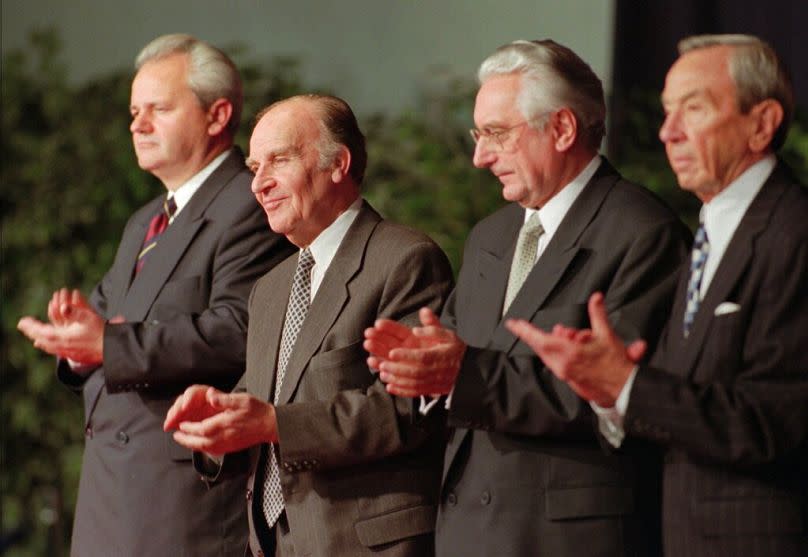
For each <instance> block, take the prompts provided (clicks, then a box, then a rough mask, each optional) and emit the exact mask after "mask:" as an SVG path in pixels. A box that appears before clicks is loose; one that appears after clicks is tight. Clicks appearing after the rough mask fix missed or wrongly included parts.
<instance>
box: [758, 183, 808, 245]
mask: <svg viewBox="0 0 808 557" xmlns="http://www.w3.org/2000/svg"><path fill="white" fill-rule="evenodd" d="M764 187H767V186H764ZM769 229H770V231H771V232H773V233H775V234H777V235H778V237H780V238H781V239H782V240H786V239H793V240H794V241H796V242H806V241H808V188H806V187H805V186H803V185H802V184H799V183H797V182H789V183H787V184H785V185H784V190H783V194H782V196H781V197H780V199H779V201H778V203H777V204H776V205H775V207H774V208H773V210H772V214H771V218H770V220H769Z"/></svg>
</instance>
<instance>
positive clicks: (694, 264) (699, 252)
mask: <svg viewBox="0 0 808 557" xmlns="http://www.w3.org/2000/svg"><path fill="white" fill-rule="evenodd" d="M709 254H710V242H709V240H708V239H707V231H706V230H705V228H704V222H700V223H699V229H698V230H697V231H696V239H695V240H694V242H693V252H692V253H691V255H690V280H689V281H688V283H687V307H685V319H684V323H683V325H684V335H685V338H687V335H688V334H690V327H691V325H693V320H694V319H695V318H696V312H697V311H698V310H699V303H700V302H701V278H702V276H704V265H705V264H706V263H707V256H708V255H709Z"/></svg>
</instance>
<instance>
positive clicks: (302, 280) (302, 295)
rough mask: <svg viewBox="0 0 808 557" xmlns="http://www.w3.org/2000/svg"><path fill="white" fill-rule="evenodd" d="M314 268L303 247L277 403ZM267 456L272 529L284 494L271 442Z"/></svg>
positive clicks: (289, 310) (307, 301) (267, 508)
mask: <svg viewBox="0 0 808 557" xmlns="http://www.w3.org/2000/svg"><path fill="white" fill-rule="evenodd" d="M312 267H314V257H313V256H312V255H311V252H310V251H309V250H308V248H307V249H304V250H303V251H301V252H300V257H299V258H298V260H297V269H296V270H295V278H294V280H293V281H292V291H291V293H290V294H289V305H288V306H287V307H286V319H285V321H284V322H283V333H282V334H281V349H280V353H279V354H278V367H277V371H276V378H275V396H274V398H273V402H274V403H275V404H278V400H279V399H280V393H281V385H282V384H283V377H284V375H285V374H286V364H287V363H289V356H290V355H291V354H292V348H294V346H295V341H296V340H297V334H298V333H299V332H300V327H302V326H303V321H304V320H305V319H306V314H308V312H309V306H310V305H311V269H312ZM267 453H268V457H269V458H267V459H266V470H265V473H264V478H265V479H264V494H263V499H262V503H263V505H262V506H263V509H264V516H265V517H266V520H267V525H268V526H269V527H270V528H272V527H273V526H274V525H275V521H277V520H278V517H279V516H280V515H281V512H282V511H283V493H282V492H281V478H280V470H279V468H278V457H277V454H276V450H275V447H274V446H272V445H270V446H269V448H268V450H267Z"/></svg>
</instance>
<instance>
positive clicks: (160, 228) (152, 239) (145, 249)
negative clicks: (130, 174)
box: [135, 197, 177, 275]
mask: <svg viewBox="0 0 808 557" xmlns="http://www.w3.org/2000/svg"><path fill="white" fill-rule="evenodd" d="M176 211H177V202H176V201H174V197H170V198H169V197H166V199H164V200H163V207H162V210H160V211H158V213H157V214H156V215H154V216H153V217H152V219H151V221H149V228H148V230H146V237H145V238H144V239H143V245H142V246H141V248H140V253H139V254H138V256H137V263H136V264H135V274H136V275H137V274H138V273H139V272H140V270H141V269H142V268H143V264H144V263H146V259H147V258H148V256H149V253H151V251H152V250H153V249H154V247H155V246H156V245H157V239H158V238H159V237H160V234H162V233H163V232H165V231H166V228H168V223H169V221H170V220H171V217H173V216H174V213H175V212H176Z"/></svg>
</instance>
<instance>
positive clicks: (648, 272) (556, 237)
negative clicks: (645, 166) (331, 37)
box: [365, 40, 689, 557]
mask: <svg viewBox="0 0 808 557" xmlns="http://www.w3.org/2000/svg"><path fill="white" fill-rule="evenodd" d="M479 79H480V83H481V86H480V90H479V92H478V94H477V99H476V105H475V109H474V121H475V124H476V126H477V128H476V129H473V130H471V135H472V137H473V139H474V141H475V143H476V147H475V151H474V165H475V166H477V167H478V168H488V169H489V170H490V171H491V172H492V173H493V174H494V175H496V176H497V177H498V178H499V180H500V182H501V183H502V195H503V197H504V198H505V199H506V200H507V201H510V202H511V203H510V204H509V205H507V206H506V207H504V208H502V209H500V210H499V211H497V212H495V213H494V214H492V215H491V216H489V217H487V218H486V219H484V220H483V221H482V222H480V223H479V224H478V225H477V226H476V227H475V228H474V230H473V231H472V232H471V235H470V237H469V238H468V240H467V242H466V247H465V253H464V257H463V267H462V269H461V271H460V276H459V278H458V283H457V287H456V288H455V290H454V292H453V294H452V295H451V297H450V299H449V302H448V303H447V305H446V307H445V309H444V311H443V314H442V317H441V319H440V320H438V318H437V316H435V315H434V314H433V313H431V312H430V311H429V310H427V309H424V310H422V311H421V314H420V317H421V322H422V326H421V327H416V328H414V329H410V328H407V327H405V326H403V325H401V324H397V323H394V322H392V321H389V320H380V321H378V322H377V323H376V325H375V326H374V327H373V328H372V329H368V330H367V331H366V341H365V347H366V349H367V350H368V351H369V352H370V353H371V357H370V359H369V363H370V365H371V366H372V367H374V368H376V369H378V370H379V372H380V375H381V379H382V380H383V381H385V382H386V383H387V389H388V391H389V392H391V393H394V394H397V395H400V396H408V397H418V396H426V397H427V398H428V397H429V395H449V396H448V397H447V399H446V401H445V404H446V407H447V408H448V411H449V423H450V425H451V426H453V427H454V428H455V429H454V431H453V433H452V435H451V437H450V440H449V444H448V446H447V452H446V455H445V463H444V473H443V481H442V487H441V493H440V502H439V505H440V506H439V515H438V521H437V530H436V544H437V554H438V555H504V556H507V555H513V556H523V555H554V556H562V557H563V556H567V555H575V556H577V557H579V556H586V555H656V554H659V537H658V535H659V523H658V521H659V501H658V499H657V494H658V483H657V479H658V473H659V464H658V462H656V460H655V458H654V456H653V453H650V452H648V451H647V450H645V447H642V446H630V445H628V444H627V445H626V446H625V447H623V449H624V450H623V452H622V453H620V454H616V453H611V454H610V453H608V452H607V451H604V450H603V449H602V448H601V446H600V445H599V443H598V440H597V429H596V427H597V426H596V420H595V416H594V413H593V410H592V408H591V407H590V405H589V404H588V403H587V402H586V401H584V400H582V399H580V398H579V397H578V396H576V394H575V393H574V392H573V391H572V390H571V389H570V388H569V387H568V386H566V385H565V384H564V383H563V382H561V381H559V380H557V379H556V378H555V377H554V376H553V375H552V373H551V372H550V371H549V370H548V369H547V368H546V367H545V366H544V363H543V362H542V361H541V359H539V358H538V357H537V356H536V355H535V354H534V353H533V351H531V350H530V349H529V348H528V347H527V346H526V345H524V344H522V343H520V342H518V340H517V339H516V337H514V336H513V335H512V334H511V333H510V332H508V330H507V329H506V328H505V327H504V322H505V319H508V318H521V319H525V320H528V321H530V322H532V323H534V324H535V325H537V326H539V327H543V328H547V327H551V326H553V325H555V324H556V323H562V324H565V325H567V326H570V327H573V326H577V327H580V326H585V325H586V324H587V323H588V322H587V312H586V302H587V298H588V297H589V295H590V294H591V293H592V292H593V291H596V290H599V291H602V292H604V293H605V295H606V306H607V308H608V310H609V312H610V314H611V316H612V317H613V319H614V322H615V323H617V330H618V331H619V332H620V334H621V335H623V338H624V339H625V340H632V339H635V338H638V337H640V336H642V338H645V339H651V342H653V340H654V339H655V338H656V337H657V336H658V335H659V333H660V329H661V326H662V324H663V323H664V322H665V318H666V316H667V313H668V310H669V304H670V301H671V297H672V294H673V288H674V280H675V270H676V269H677V268H678V267H679V265H680V263H681V262H682V260H683V258H684V257H685V256H686V253H687V244H688V239H689V235H688V232H687V230H686V229H685V228H684V227H683V225H682V224H681V222H680V221H679V220H678V219H677V217H676V215H674V214H673V213H672V212H671V211H670V209H668V208H667V207H666V206H665V205H663V204H662V203H661V202H660V201H659V200H658V199H657V198H656V197H654V196H653V195H652V194H651V193H650V192H649V191H648V190H646V189H645V188H643V187H641V186H638V185H636V184H632V183H629V182H627V181H626V180H624V179H623V178H622V177H621V176H620V175H619V174H618V173H617V172H616V171H615V170H614V169H613V168H612V167H611V166H610V165H609V163H608V162H607V161H606V160H604V159H603V158H602V157H601V156H600V155H598V147H599V145H600V142H601V139H602V138H603V134H604V118H605V113H606V109H605V104H604V100H603V89H602V86H601V82H600V80H599V79H598V77H597V76H596V75H595V74H594V73H593V72H592V70H591V68H590V67H589V66H588V65H587V64H586V63H585V62H584V61H583V60H581V59H580V58H579V57H578V56H577V55H576V54H575V53H574V52H572V51H571V50H570V49H568V48H566V47H564V46H562V45H559V44H557V43H555V42H553V41H550V40H543V41H533V42H529V41H516V42H514V43H511V44H508V45H505V46H503V47H501V48H499V49H498V50H497V51H496V52H494V53H493V54H492V55H491V56H490V57H489V58H488V59H487V60H485V61H484V62H483V64H482V66H481V67H480V70H479ZM434 401H435V397H433V402H432V403H431V404H434V403H435V402H434ZM428 406H429V405H425V406H424V411H429V410H428V408H427V407H428Z"/></svg>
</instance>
